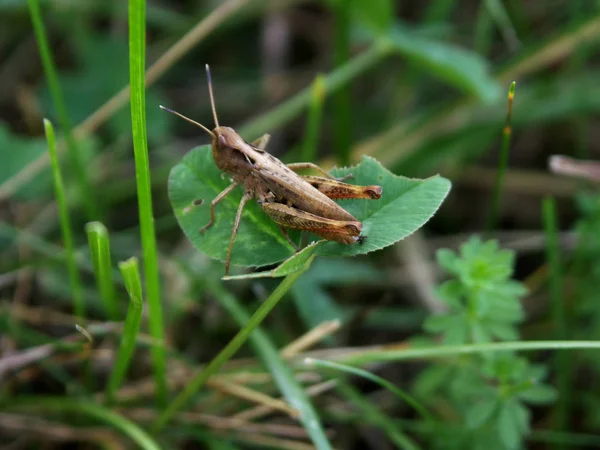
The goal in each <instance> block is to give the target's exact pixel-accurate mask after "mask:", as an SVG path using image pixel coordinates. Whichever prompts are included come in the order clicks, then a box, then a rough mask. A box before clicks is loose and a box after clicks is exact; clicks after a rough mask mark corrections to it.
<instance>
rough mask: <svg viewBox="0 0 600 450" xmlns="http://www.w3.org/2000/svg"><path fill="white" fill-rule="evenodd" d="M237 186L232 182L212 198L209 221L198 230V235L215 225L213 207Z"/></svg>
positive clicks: (235, 182) (236, 183)
mask: <svg viewBox="0 0 600 450" xmlns="http://www.w3.org/2000/svg"><path fill="white" fill-rule="evenodd" d="M237 185H238V182H237V181H234V182H233V183H231V184H230V185H229V186H227V187H226V188H225V189H223V190H222V191H221V193H220V194H219V195H217V196H216V197H215V198H213V200H212V202H210V220H209V221H208V223H207V224H206V225H204V226H203V227H202V228H200V233H204V232H205V231H206V230H207V229H209V228H210V227H211V226H212V224H213V223H215V206H216V205H217V204H218V203H219V202H220V201H221V200H223V199H224V198H225V197H227V195H228V194H229V193H230V192H231V191H233V189H234V188H235V187H236V186H237Z"/></svg>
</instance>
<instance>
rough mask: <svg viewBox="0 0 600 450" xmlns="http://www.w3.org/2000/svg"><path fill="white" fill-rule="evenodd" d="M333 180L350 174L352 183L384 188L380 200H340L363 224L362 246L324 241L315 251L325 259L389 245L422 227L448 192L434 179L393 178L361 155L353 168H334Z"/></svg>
mask: <svg viewBox="0 0 600 450" xmlns="http://www.w3.org/2000/svg"><path fill="white" fill-rule="evenodd" d="M331 173H332V174H333V175H334V176H336V177H341V176H345V175H348V174H352V175H353V178H352V183H353V184H358V185H370V184H377V185H379V186H382V187H383V195H382V196H381V198H380V199H379V200H340V201H339V204H340V206H341V207H342V208H344V209H345V210H346V211H348V212H349V213H350V214H352V215H353V216H354V217H357V218H358V219H359V220H361V221H362V223H363V233H362V234H363V235H365V236H367V240H366V241H365V242H364V243H363V244H362V245H342V244H338V243H337V242H327V243H325V244H324V245H323V246H321V248H320V249H319V251H318V252H317V253H318V254H319V255H326V256H356V255H362V254H365V253H369V252H372V251H375V250H380V249H382V248H384V247H387V246H390V245H392V244H394V243H396V242H398V241H400V240H402V239H404V238H405V237H407V236H409V235H411V234H412V233H414V232H415V231H417V230H418V229H419V228H421V227H422V226H423V225H424V224H425V223H426V222H427V221H428V220H429V219H430V218H431V217H432V216H433V215H434V214H435V212H436V211H437V210H438V208H439V207H440V206H441V204H442V202H443V201H444V199H445V198H446V196H447V195H448V192H450V186H451V183H450V181H449V180H447V179H445V178H443V177H440V176H437V175H436V176H434V177H431V178H427V179H425V180H420V179H414V178H407V177H403V176H398V175H394V174H393V173H392V172H390V171H389V170H387V169H386V168H385V167H383V166H382V165H381V164H380V163H379V162H378V161H377V160H375V159H374V158H371V157H368V156H363V159H362V161H361V163H360V164H359V165H357V166H354V167H345V168H342V169H334V170H332V171H331Z"/></svg>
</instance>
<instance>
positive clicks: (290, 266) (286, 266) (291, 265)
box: [223, 241, 325, 280]
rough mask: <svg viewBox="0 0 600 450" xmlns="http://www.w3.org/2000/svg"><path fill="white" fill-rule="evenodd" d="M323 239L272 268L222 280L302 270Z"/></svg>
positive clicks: (275, 275) (276, 274) (264, 276)
mask: <svg viewBox="0 0 600 450" xmlns="http://www.w3.org/2000/svg"><path fill="white" fill-rule="evenodd" d="M323 242H325V241H318V242H313V243H312V244H310V245H307V246H306V247H304V248H303V249H302V250H301V251H299V252H298V253H295V254H293V255H292V256H290V257H289V258H288V259H286V260H285V261H284V262H282V263H281V264H280V265H279V266H277V267H276V268H275V269H273V270H266V271H264V272H255V273H248V274H243V275H233V276H227V277H223V280H241V279H246V278H267V277H268V278H278V277H285V276H287V275H289V274H291V273H294V272H298V271H304V270H307V269H308V268H309V267H310V264H311V262H312V259H313V255H314V254H315V251H316V250H317V248H318V247H319V245H320V244H322V243H323Z"/></svg>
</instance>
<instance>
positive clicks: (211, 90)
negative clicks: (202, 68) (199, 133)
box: [206, 64, 219, 128]
mask: <svg viewBox="0 0 600 450" xmlns="http://www.w3.org/2000/svg"><path fill="white" fill-rule="evenodd" d="M206 78H207V79H208V95H210V106H211V108H212V113H213V118H214V119H215V127H217V128H218V127H219V119H217V108H215V96H214V95H213V88H212V80H211V78H210V67H208V64H207V65H206Z"/></svg>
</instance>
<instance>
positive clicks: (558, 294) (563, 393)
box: [542, 197, 572, 431]
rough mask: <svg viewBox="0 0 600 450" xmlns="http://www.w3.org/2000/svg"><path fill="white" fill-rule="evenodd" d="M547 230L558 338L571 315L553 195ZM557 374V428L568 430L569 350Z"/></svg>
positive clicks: (547, 202)
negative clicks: (563, 283)
mask: <svg viewBox="0 0 600 450" xmlns="http://www.w3.org/2000/svg"><path fill="white" fill-rule="evenodd" d="M542 214H543V220H544V229H545V232H546V258H547V259H548V265H549V267H550V286H549V287H550V298H551V302H552V323H553V325H554V335H555V336H556V339H557V340H564V339H567V338H568V334H569V333H568V331H567V329H568V325H567V324H568V318H567V316H566V314H567V312H566V311H565V307H564V304H563V301H564V297H563V295H562V268H561V263H560V257H559V252H560V249H559V245H558V225H557V215H556V205H555V202H554V199H553V198H552V197H546V198H544V200H543V203H542ZM554 364H555V368H554V370H555V371H556V374H557V380H556V389H557V390H558V392H560V396H559V398H558V401H557V404H556V411H555V414H556V415H555V423H554V426H555V429H556V430H557V431H566V430H567V427H568V426H569V424H568V422H569V409H570V408H569V405H570V402H571V397H572V395H571V393H572V389H571V379H572V377H571V372H572V370H571V367H572V366H571V364H572V361H571V358H570V354H569V353H568V352H560V353H557V354H556V357H555V360H554Z"/></svg>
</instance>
